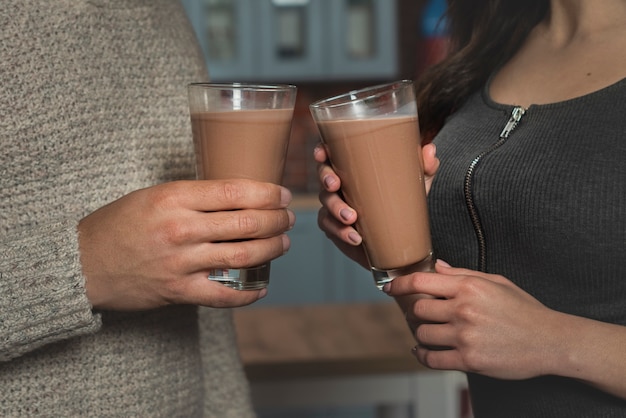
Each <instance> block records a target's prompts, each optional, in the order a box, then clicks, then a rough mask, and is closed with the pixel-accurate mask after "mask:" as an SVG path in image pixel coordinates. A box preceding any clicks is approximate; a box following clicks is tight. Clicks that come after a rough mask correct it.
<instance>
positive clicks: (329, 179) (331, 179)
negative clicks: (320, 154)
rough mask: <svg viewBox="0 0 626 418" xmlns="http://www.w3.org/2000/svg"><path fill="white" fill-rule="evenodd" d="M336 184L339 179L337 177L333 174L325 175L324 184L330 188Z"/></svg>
mask: <svg viewBox="0 0 626 418" xmlns="http://www.w3.org/2000/svg"><path fill="white" fill-rule="evenodd" d="M335 184H337V179H336V178H335V177H333V176H331V175H330V174H329V175H327V176H324V186H326V188H328V189H329V188H331V187H332V186H333V185H335Z"/></svg>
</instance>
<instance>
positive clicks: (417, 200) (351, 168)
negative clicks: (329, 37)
mask: <svg viewBox="0 0 626 418" xmlns="http://www.w3.org/2000/svg"><path fill="white" fill-rule="evenodd" d="M310 109H311V114H312V115H313V119H314V120H315V122H316V124H317V127H318V129H319V131H320V134H321V137H322V142H323V144H324V145H325V147H326V150H327V153H328V156H329V160H330V163H331V165H332V167H333V169H334V170H335V172H336V173H337V175H338V176H339V178H340V180H341V193H342V195H343V197H344V198H345V200H346V202H347V203H348V204H349V205H350V206H351V207H352V208H354V209H355V210H356V212H357V221H356V225H355V228H356V229H357V231H358V232H359V234H361V236H362V237H363V246H364V248H365V252H366V254H367V257H368V261H369V263H370V267H371V270H372V273H373V275H374V280H375V282H376V285H377V286H378V287H379V288H382V286H383V285H384V284H385V283H387V282H389V281H391V280H393V279H394V278H395V277H397V276H401V275H404V274H408V273H412V272H416V271H432V270H433V257H432V249H431V248H432V247H431V237H430V228H429V222H428V208H427V204H426V190H425V187H424V169H423V165H422V152H421V141H420V132H419V124H418V116H417V105H416V103H415V93H414V87H413V83H412V82H411V81H408V80H402V81H398V82H393V83H388V84H384V85H378V86H373V87H368V88H365V89H362V90H357V91H352V92H349V93H346V94H343V95H340V96H336V97H332V98H328V99H324V100H321V101H318V102H315V103H313V104H311V106H310Z"/></svg>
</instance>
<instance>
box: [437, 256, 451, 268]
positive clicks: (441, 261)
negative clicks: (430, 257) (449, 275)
mask: <svg viewBox="0 0 626 418" xmlns="http://www.w3.org/2000/svg"><path fill="white" fill-rule="evenodd" d="M437 264H439V265H440V266H443V267H452V266H451V265H450V264H448V263H446V262H445V261H443V260H441V259H439V258H438V259H437Z"/></svg>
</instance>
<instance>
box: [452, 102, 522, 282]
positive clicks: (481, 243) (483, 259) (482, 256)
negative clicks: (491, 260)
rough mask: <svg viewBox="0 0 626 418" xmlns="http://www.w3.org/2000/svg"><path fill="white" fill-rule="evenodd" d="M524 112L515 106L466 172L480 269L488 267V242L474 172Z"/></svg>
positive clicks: (500, 143) (467, 197)
mask: <svg viewBox="0 0 626 418" xmlns="http://www.w3.org/2000/svg"><path fill="white" fill-rule="evenodd" d="M524 113H526V109H524V108H523V107H521V106H516V107H515V108H513V111H512V112H511V116H510V118H509V120H508V121H507V123H506V125H505V126H504V128H503V129H502V132H501V133H500V138H499V139H498V140H497V141H496V142H495V143H494V144H493V145H491V147H489V148H488V149H486V150H485V151H483V152H481V153H480V154H478V156H476V158H474V159H473V160H472V162H471V163H470V165H469V167H468V169H467V171H466V173H465V183H464V188H463V192H464V194H465V203H466V205H467V210H468V211H469V215H470V218H471V220H472V226H473V227H474V232H475V233H476V238H477V240H478V270H479V271H486V269H487V243H486V242H485V232H484V230H483V226H482V224H481V222H480V216H479V215H478V210H477V209H476V205H475V204H474V196H473V182H474V172H475V171H476V167H477V166H478V164H479V163H480V162H481V160H482V159H483V158H484V157H485V156H486V155H487V154H489V153H491V152H493V151H494V150H496V149H498V148H499V147H500V146H502V144H504V143H505V142H506V140H507V138H508V137H509V135H511V132H513V130H514V129H515V128H516V127H517V125H518V124H519V122H520V121H521V120H522V116H524Z"/></svg>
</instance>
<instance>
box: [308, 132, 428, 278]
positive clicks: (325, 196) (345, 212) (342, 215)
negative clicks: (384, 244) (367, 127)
mask: <svg viewBox="0 0 626 418" xmlns="http://www.w3.org/2000/svg"><path fill="white" fill-rule="evenodd" d="M422 157H423V160H424V175H425V176H424V177H425V183H426V191H427V192H428V191H429V190H430V186H431V184H432V180H433V178H434V176H435V173H436V172H437V169H438V168H439V159H437V156H436V149H435V145H434V144H432V143H430V144H427V145H425V146H424V147H423V148H422ZM314 158H315V161H317V163H318V175H319V180H320V183H321V192H320V195H319V198H320V202H321V203H322V208H321V209H320V210H319V213H318V225H319V227H320V229H321V230H322V231H324V233H325V234H326V236H327V237H328V238H329V239H330V240H331V241H333V243H334V244H335V245H336V246H337V248H339V250H341V252H343V253H344V254H345V255H346V256H348V257H349V258H351V259H352V260H354V261H356V262H357V263H359V264H361V265H362V266H363V267H365V268H369V264H368V262H367V258H366V256H365V252H364V251H363V247H362V246H361V242H362V241H363V239H362V238H361V236H360V235H359V233H358V232H357V231H356V229H354V227H353V224H354V223H355V222H356V219H357V216H358V215H357V213H356V211H355V210H354V209H353V208H351V207H350V206H348V204H347V203H346V202H345V201H344V200H343V199H342V197H341V195H340V194H339V193H338V192H339V189H340V188H341V180H340V179H339V177H338V176H337V174H336V173H335V172H334V171H333V169H332V168H331V166H330V164H329V162H328V154H327V153H326V150H325V148H324V146H323V145H321V144H320V145H318V146H317V147H316V148H315V151H314Z"/></svg>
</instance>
